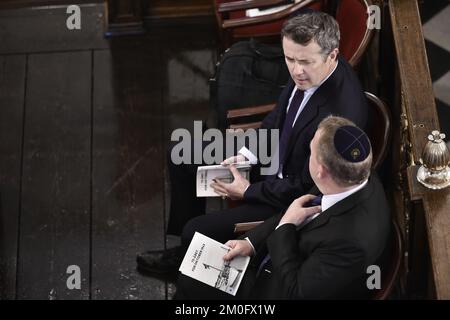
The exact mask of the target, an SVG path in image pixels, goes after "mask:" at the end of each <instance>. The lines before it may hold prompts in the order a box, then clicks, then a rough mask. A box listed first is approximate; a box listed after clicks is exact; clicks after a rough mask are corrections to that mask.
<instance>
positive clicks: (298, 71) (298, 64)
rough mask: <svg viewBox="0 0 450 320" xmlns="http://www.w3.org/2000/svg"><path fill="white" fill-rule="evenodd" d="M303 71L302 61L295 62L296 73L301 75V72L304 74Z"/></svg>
mask: <svg viewBox="0 0 450 320" xmlns="http://www.w3.org/2000/svg"><path fill="white" fill-rule="evenodd" d="M303 72H304V69H303V66H302V65H301V64H300V63H295V64H294V74H295V75H301V74H303Z"/></svg>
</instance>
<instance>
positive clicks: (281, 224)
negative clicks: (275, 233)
mask: <svg viewBox="0 0 450 320" xmlns="http://www.w3.org/2000/svg"><path fill="white" fill-rule="evenodd" d="M288 223H290V222H283V223H280V224H279V225H277V227H276V228H275V230H277V229H278V228H279V227H281V226H283V225H285V224H288ZM290 224H293V223H290ZM294 226H295V224H294Z"/></svg>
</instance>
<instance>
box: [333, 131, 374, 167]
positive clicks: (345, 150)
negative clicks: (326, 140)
mask: <svg viewBox="0 0 450 320" xmlns="http://www.w3.org/2000/svg"><path fill="white" fill-rule="evenodd" d="M334 147H335V148H336V151H337V152H338V153H339V154H340V155H341V156H342V158H344V159H345V160H347V161H349V162H361V161H364V160H365V159H366V158H367V157H368V156H369V154H370V141H369V138H368V137H367V135H366V134H365V133H364V131H362V130H361V129H359V128H357V127H354V126H342V127H340V128H338V129H337V130H336V133H335V134H334Z"/></svg>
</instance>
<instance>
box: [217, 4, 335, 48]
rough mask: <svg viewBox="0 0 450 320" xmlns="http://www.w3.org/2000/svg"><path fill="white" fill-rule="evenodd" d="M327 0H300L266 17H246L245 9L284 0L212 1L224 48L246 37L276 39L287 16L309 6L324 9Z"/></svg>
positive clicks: (265, 5)
mask: <svg viewBox="0 0 450 320" xmlns="http://www.w3.org/2000/svg"><path fill="white" fill-rule="evenodd" d="M326 2H327V0H301V1H299V2H298V3H293V4H291V5H290V6H289V7H288V8H287V9H285V10H283V11H282V12H278V13H275V14H268V15H267V16H259V17H246V10H247V9H267V8H271V7H276V6H281V5H286V3H287V1H285V0H238V1H233V0H215V13H216V19H217V22H218V25H219V30H220V31H221V37H222V46H223V48H224V49H226V48H228V47H230V46H231V44H232V43H234V42H236V41H239V40H244V39H248V38H264V39H265V40H266V41H269V42H271V41H275V40H279V37H280V31H281V27H282V26H283V23H284V21H285V20H286V18H287V17H288V16H289V15H290V14H292V13H294V12H295V11H297V10H299V9H301V8H304V7H308V8H312V9H315V10H324V8H325V4H326Z"/></svg>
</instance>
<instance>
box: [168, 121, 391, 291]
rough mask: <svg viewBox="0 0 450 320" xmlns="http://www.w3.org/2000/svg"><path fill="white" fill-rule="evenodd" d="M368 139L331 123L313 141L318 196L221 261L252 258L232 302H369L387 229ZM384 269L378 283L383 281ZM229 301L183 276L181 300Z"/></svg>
mask: <svg viewBox="0 0 450 320" xmlns="http://www.w3.org/2000/svg"><path fill="white" fill-rule="evenodd" d="M371 163H372V151H371V147H370V142H369V139H368V137H367V135H366V134H365V133H364V132H363V131H362V130H361V129H359V128H358V127H356V126H355V125H354V124H353V123H351V122H350V121H348V120H347V119H344V118H340V117H328V118H326V119H325V120H323V121H322V122H321V124H320V125H319V128H318V130H317V132H316V134H315V136H314V138H313V140H312V142H311V157H310V161H309V171H310V173H311V177H312V179H313V180H314V183H315V185H316V187H317V189H318V191H319V192H320V193H321V197H318V198H319V199H320V205H317V204H318V203H316V204H312V205H311V203H310V202H311V201H312V200H317V199H316V197H315V196H314V195H304V196H301V197H300V198H298V199H296V200H295V201H294V202H293V203H292V204H291V205H290V206H289V208H288V209H287V210H286V212H284V213H283V214H281V215H279V216H274V217H272V218H270V219H268V220H266V221H265V222H264V223H262V224H260V225H258V226H257V227H256V228H254V229H253V230H251V231H249V232H248V233H247V234H245V235H244V236H243V237H242V238H245V239H244V240H231V241H228V242H227V243H226V245H227V246H229V247H230V248H231V250H230V251H229V252H228V253H227V254H226V255H225V256H224V260H231V259H233V258H234V257H236V256H253V259H252V260H253V262H252V263H251V264H250V266H249V268H248V270H247V271H246V273H245V276H244V279H243V281H242V283H241V286H240V288H239V290H238V293H237V296H236V298H244V299H246V298H251V299H329V298H335V299H336V298H337V299H343V298H367V297H368V294H369V290H368V287H367V279H368V277H369V276H370V274H367V273H366V271H367V268H368V266H370V265H378V266H380V265H382V257H383V252H384V251H385V248H386V245H387V240H388V235H389V231H390V212H389V207H388V203H387V200H386V196H385V193H384V190H383V187H382V185H381V183H380V181H379V180H378V178H377V177H376V176H375V175H370V168H371ZM384 271H385V270H383V269H382V268H381V277H382V276H383V272H384ZM230 297H231V296H230V295H228V294H225V293H223V292H221V291H219V290H217V289H215V288H213V287H210V286H207V285H204V284H203V283H201V282H198V281H196V280H193V279H191V278H188V277H186V276H184V275H180V277H179V281H178V284H177V295H176V298H179V299H215V298H223V299H229V298H230Z"/></svg>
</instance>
